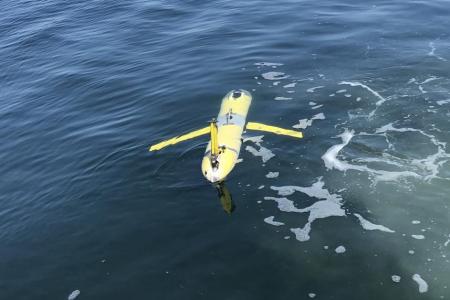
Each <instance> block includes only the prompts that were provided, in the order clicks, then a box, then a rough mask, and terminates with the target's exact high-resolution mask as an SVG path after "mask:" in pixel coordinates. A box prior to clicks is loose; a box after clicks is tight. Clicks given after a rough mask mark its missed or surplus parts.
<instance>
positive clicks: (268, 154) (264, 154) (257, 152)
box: [245, 146, 275, 163]
mask: <svg viewBox="0 0 450 300" xmlns="http://www.w3.org/2000/svg"><path fill="white" fill-rule="evenodd" d="M245 150H247V151H248V152H250V153H251V154H253V155H254V156H259V157H261V159H262V161H263V163H266V162H267V161H268V160H269V159H271V158H272V157H274V156H275V154H273V152H272V151H270V150H269V149H267V148H265V147H263V146H260V147H259V149H256V148H254V147H252V146H247V147H245Z"/></svg>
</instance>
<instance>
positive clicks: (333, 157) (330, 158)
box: [322, 129, 354, 171]
mask: <svg viewBox="0 0 450 300" xmlns="http://www.w3.org/2000/svg"><path fill="white" fill-rule="evenodd" d="M353 136H354V131H353V130H352V131H349V130H347V129H345V131H344V132H343V133H342V134H340V135H338V136H337V137H340V138H341V139H342V144H338V145H334V146H332V147H331V148H330V149H328V150H327V152H325V154H324V155H322V159H323V161H324V162H325V167H326V168H327V169H329V170H330V169H333V168H334V169H338V170H340V171H345V170H347V169H348V168H349V165H348V164H347V163H345V162H341V161H339V160H338V159H337V156H338V154H339V152H340V151H341V150H342V149H343V148H344V147H345V146H347V145H348V143H349V142H350V140H351V139H352V137H353Z"/></svg>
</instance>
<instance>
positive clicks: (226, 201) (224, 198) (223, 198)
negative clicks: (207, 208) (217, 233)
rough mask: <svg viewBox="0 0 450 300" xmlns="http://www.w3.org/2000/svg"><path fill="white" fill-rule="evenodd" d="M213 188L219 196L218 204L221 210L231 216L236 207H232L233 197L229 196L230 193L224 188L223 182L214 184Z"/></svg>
mask: <svg viewBox="0 0 450 300" xmlns="http://www.w3.org/2000/svg"><path fill="white" fill-rule="evenodd" d="M215 187H216V189H217V195H218V196H219V200H220V204H222V208H223V210H224V211H225V212H226V213H227V214H229V215H231V213H232V212H233V211H234V209H235V208H236V206H235V205H234V202H233V197H232V196H231V193H230V191H229V190H228V189H227V187H226V186H225V182H220V183H218V184H215Z"/></svg>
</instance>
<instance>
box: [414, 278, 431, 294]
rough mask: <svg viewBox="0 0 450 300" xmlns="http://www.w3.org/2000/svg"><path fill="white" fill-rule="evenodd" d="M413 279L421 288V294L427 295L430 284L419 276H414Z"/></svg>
mask: <svg viewBox="0 0 450 300" xmlns="http://www.w3.org/2000/svg"><path fill="white" fill-rule="evenodd" d="M412 279H413V280H414V281H415V282H416V283H417V285H418V286H419V293H426V292H427V291H428V283H427V282H426V281H425V280H423V278H422V277H421V276H420V275H419V274H414V275H413V277H412Z"/></svg>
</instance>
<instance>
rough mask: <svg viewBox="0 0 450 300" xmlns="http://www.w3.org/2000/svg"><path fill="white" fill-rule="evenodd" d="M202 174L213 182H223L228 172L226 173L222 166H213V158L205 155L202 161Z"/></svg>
mask: <svg viewBox="0 0 450 300" xmlns="http://www.w3.org/2000/svg"><path fill="white" fill-rule="evenodd" d="M202 174H203V176H205V178H206V180H208V181H209V182H211V183H217V182H222V181H224V180H225V177H226V175H227V174H225V173H224V172H223V170H222V168H220V167H219V168H213V167H212V165H211V160H210V159H209V158H208V157H204V158H203V161H202Z"/></svg>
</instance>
